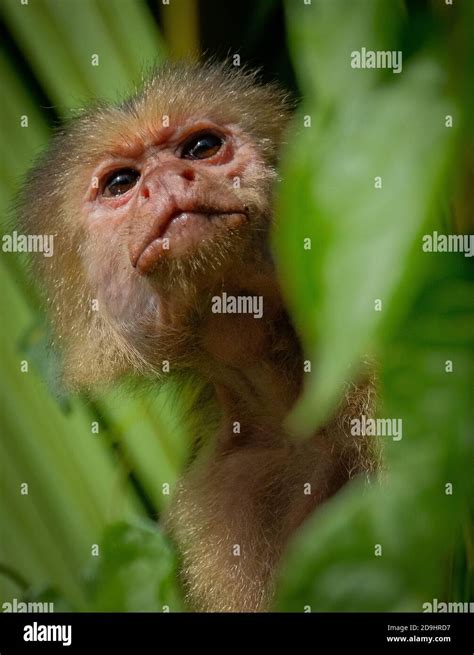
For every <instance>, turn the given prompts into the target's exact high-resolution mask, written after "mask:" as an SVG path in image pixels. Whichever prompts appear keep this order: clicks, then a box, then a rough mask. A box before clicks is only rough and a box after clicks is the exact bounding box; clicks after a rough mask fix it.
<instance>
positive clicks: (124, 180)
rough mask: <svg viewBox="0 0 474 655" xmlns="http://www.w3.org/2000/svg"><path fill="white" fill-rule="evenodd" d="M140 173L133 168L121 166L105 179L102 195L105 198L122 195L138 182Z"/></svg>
mask: <svg viewBox="0 0 474 655" xmlns="http://www.w3.org/2000/svg"><path fill="white" fill-rule="evenodd" d="M139 177H140V173H139V172H138V171H136V170H134V169H133V168H121V169H120V170H119V171H114V172H113V173H111V174H110V175H109V176H108V178H107V179H106V181H105V185H104V190H103V192H102V195H103V196H104V197H105V198H113V197H114V196H122V195H123V194H124V193H127V191H129V190H130V189H131V188H132V187H134V186H135V184H136V183H137V182H138V179H139Z"/></svg>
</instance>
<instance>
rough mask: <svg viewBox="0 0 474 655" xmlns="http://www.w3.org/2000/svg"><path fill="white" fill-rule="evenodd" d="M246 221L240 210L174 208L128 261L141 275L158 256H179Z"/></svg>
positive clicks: (151, 266) (145, 272)
mask: <svg viewBox="0 0 474 655" xmlns="http://www.w3.org/2000/svg"><path fill="white" fill-rule="evenodd" d="M246 220H247V214H246V213H245V212H244V211H242V210H235V211H225V212H222V211H219V210H216V211H176V212H174V213H173V214H171V215H170V217H169V220H168V221H166V224H165V225H164V226H163V225H162V226H161V228H160V230H159V234H158V235H157V234H156V231H155V232H154V233H152V234H151V238H149V239H148V240H147V241H146V243H145V245H144V247H143V248H142V249H141V250H140V251H139V253H138V256H137V257H135V262H134V261H133V260H132V264H133V265H134V267H135V268H136V270H137V272H138V273H140V274H141V275H147V274H149V273H151V272H152V271H153V269H154V268H155V266H156V264H157V263H158V261H159V260H160V259H161V258H162V257H179V256H180V255H184V254H186V253H187V252H188V251H190V250H192V249H193V248H196V247H198V246H199V244H200V243H202V242H204V241H207V240H208V239H211V238H213V237H214V236H216V235H217V234H218V233H219V232H222V230H226V231H227V230H229V229H233V228H237V227H238V226H240V225H242V223H244V222H245V221H246Z"/></svg>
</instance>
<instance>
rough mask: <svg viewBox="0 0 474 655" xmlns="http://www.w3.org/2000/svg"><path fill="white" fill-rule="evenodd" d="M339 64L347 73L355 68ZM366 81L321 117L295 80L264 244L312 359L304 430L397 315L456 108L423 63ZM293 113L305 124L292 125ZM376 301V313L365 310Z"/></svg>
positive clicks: (449, 145)
mask: <svg viewBox="0 0 474 655" xmlns="http://www.w3.org/2000/svg"><path fill="white" fill-rule="evenodd" d="M329 4H330V3H329ZM335 4H336V5H338V4H339V3H335ZM344 6H346V5H344ZM374 6H375V5H374ZM300 13H301V12H300ZM325 16H326V14H325V13H324V12H323V14H322V15H321V17H319V23H322V24H323V26H324V19H325ZM339 18H340V23H341V27H340V30H341V34H339V32H338V30H337V29H336V28H335V27H334V26H333V27H332V28H331V29H332V30H333V33H332V38H333V39H334V40H335V41H336V42H338V43H339V42H342V43H344V41H343V40H342V41H341V39H343V37H344V34H345V26H346V23H347V20H348V17H347V16H346V15H345V14H344V12H341V14H340V17H339ZM367 19H368V18H367ZM298 20H299V19H298ZM308 20H309V18H308ZM331 25H332V23H331ZM357 25H358V24H357ZM357 25H355V26H354V29H356V28H357ZM322 29H323V27H322V26H321V24H319V27H318V30H322ZM328 29H329V26H328ZM305 32H307V30H306V29H305ZM364 33H365V32H364V30H362V29H361V34H364ZM307 38H310V37H309V34H307ZM301 47H302V48H303V50H304V45H302V46H301ZM315 49H316V45H314V46H313V50H315ZM325 61H326V60H325V53H324V51H322V53H321V57H319V58H318V57H316V56H315V59H314V62H313V68H314V69H315V70H316V69H318V67H320V66H321V67H322V69H323V72H324V66H325ZM348 61H349V60H348ZM326 65H327V62H326ZM349 70H350V75H351V76H352V77H351V79H352V78H353V77H354V76H355V77H357V75H358V74H359V73H360V72H362V71H359V70H352V69H350V68H349ZM364 72H365V73H367V72H368V71H364ZM326 74H327V73H324V78H325V79H326V77H325V76H326ZM375 80H376V77H375V78H374V86H373V88H366V90H365V92H362V91H361V89H359V90H358V91H357V93H354V94H352V93H351V95H348V96H346V97H345V98H344V100H342V99H340V102H338V104H337V106H336V107H335V108H334V109H333V110H332V111H331V112H330V113H329V114H328V113H327V112H325V111H324V110H323V109H322V108H321V107H320V106H319V105H318V104H315V102H314V95H315V93H316V88H313V87H312V86H310V84H311V83H314V84H315V85H316V84H317V82H316V81H313V82H312V81H311V80H310V79H309V78H305V77H303V82H306V83H307V84H308V86H307V88H304V92H305V93H306V97H307V100H306V103H305V104H303V107H302V108H301V110H300V112H299V115H298V116H297V118H296V121H295V127H296V129H297V130H299V136H298V137H297V138H296V139H295V140H294V142H293V143H292V144H291V147H289V148H288V150H287V152H286V157H285V160H284V165H283V176H282V177H283V182H282V186H281V193H280V197H279V203H278V221H279V229H278V231H277V232H276V234H275V244H276V247H277V250H278V252H279V261H280V262H281V265H280V269H281V271H280V272H281V276H280V277H281V279H282V280H283V281H284V287H285V291H286V295H287V298H288V303H289V305H290V308H291V310H292V314H293V316H294V319H295V322H296V324H297V327H298V329H299V332H300V333H301V335H302V338H303V343H304V346H305V351H306V353H307V357H308V359H310V360H311V362H312V371H313V372H312V373H311V374H308V376H307V380H306V392H305V394H304V397H303V399H302V401H301V402H300V404H299V406H298V408H297V411H296V414H295V424H296V425H297V426H298V427H300V428H302V429H306V430H307V431H309V430H311V429H314V427H315V425H316V424H317V423H319V422H321V421H323V420H324V419H325V418H326V417H327V416H328V414H329V413H330V411H331V409H332V408H333V407H334V406H335V404H336V402H337V400H338V397H339V395H340V394H341V391H342V389H343V387H344V383H345V382H346V381H347V379H348V378H350V377H351V375H353V374H354V371H355V370H356V369H357V367H358V366H359V365H360V362H361V360H362V359H364V357H365V356H366V355H367V354H369V355H370V354H372V351H373V349H374V347H375V346H376V344H377V343H378V342H379V341H380V340H381V339H382V338H383V336H384V334H385V332H386V331H390V329H391V326H392V325H393V324H394V323H395V319H397V318H398V317H399V316H400V315H402V314H403V311H404V308H405V307H406V306H407V303H408V302H409V300H410V298H411V297H412V293H413V291H414V290H415V289H414V287H413V284H414V280H416V279H418V277H417V276H418V275H419V271H418V270H416V269H415V267H414V266H413V260H412V257H413V253H414V252H416V251H417V250H419V248H420V241H419V239H420V236H421V234H422V233H423V231H424V229H426V226H427V224H428V222H429V220H430V219H432V215H433V208H434V206H435V203H436V202H437V201H439V199H440V197H441V196H442V194H443V193H444V181H445V178H446V177H447V175H448V166H449V164H450V162H451V161H452V156H453V143H454V135H455V132H454V129H453V128H451V129H448V128H446V127H445V115H446V114H455V115H457V109H456V106H455V104H454V103H453V102H452V101H450V100H449V99H448V98H447V97H446V94H445V92H444V86H443V77H442V74H441V72H440V69H439V68H438V66H437V65H436V63H435V61H434V60H432V59H431V58H428V57H425V58H421V59H419V60H417V61H413V62H411V63H410V65H409V66H407V67H406V68H404V70H403V75H394V74H392V75H391V81H390V84H385V83H384V84H381V83H379V84H375ZM352 88H353V87H352V86H351V87H350V89H349V90H350V91H352ZM305 116H306V117H309V118H310V119H311V126H310V127H303V125H304V117H305ZM376 178H380V180H381V188H376V187H377V180H376ZM305 239H310V240H311V241H310V245H311V249H305V247H304V244H305V241H304V240H305ZM307 243H309V242H307ZM421 265H423V262H421ZM376 300H381V302H382V311H375V301H376Z"/></svg>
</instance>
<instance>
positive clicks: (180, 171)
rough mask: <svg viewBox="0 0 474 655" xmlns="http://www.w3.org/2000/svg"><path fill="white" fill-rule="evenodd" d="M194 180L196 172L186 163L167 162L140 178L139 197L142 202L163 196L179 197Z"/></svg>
mask: <svg viewBox="0 0 474 655" xmlns="http://www.w3.org/2000/svg"><path fill="white" fill-rule="evenodd" d="M195 180H196V171H195V170H194V168H193V167H192V166H190V165H189V164H188V163H187V162H184V161H178V162H169V163H166V164H163V165H161V166H157V167H156V168H154V169H153V170H151V171H149V172H148V173H146V175H145V176H143V177H142V180H141V186H140V192H139V195H140V198H142V199H144V200H148V199H149V198H150V197H153V196H155V195H159V196H163V194H165V195H167V196H169V197H180V195H181V194H182V193H183V191H186V189H187V187H188V185H189V184H190V183H191V184H192V183H193V182H195Z"/></svg>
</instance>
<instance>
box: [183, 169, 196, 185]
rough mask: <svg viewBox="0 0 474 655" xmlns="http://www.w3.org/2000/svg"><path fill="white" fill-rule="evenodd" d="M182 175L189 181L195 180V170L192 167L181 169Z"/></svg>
mask: <svg viewBox="0 0 474 655" xmlns="http://www.w3.org/2000/svg"><path fill="white" fill-rule="evenodd" d="M181 177H184V179H185V180H188V182H194V171H193V169H192V168H185V169H184V170H183V171H181Z"/></svg>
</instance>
